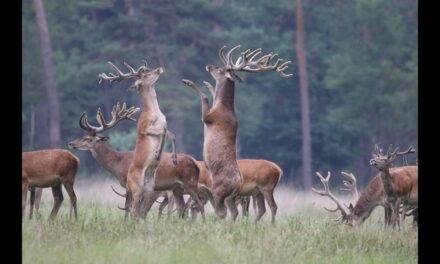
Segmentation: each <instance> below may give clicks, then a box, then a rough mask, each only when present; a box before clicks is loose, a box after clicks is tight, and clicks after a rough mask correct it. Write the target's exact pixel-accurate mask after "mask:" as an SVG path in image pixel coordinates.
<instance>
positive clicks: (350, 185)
mask: <svg viewBox="0 0 440 264" xmlns="http://www.w3.org/2000/svg"><path fill="white" fill-rule="evenodd" d="M341 174H342V175H343V176H345V177H346V178H347V179H348V181H345V180H344V181H342V182H343V183H344V186H345V187H347V188H341V189H340V190H343V191H348V192H351V193H352V194H353V196H354V199H355V202H356V201H357V200H358V198H359V193H358V190H357V180H356V177H355V176H354V174H353V173H347V172H344V171H341Z"/></svg>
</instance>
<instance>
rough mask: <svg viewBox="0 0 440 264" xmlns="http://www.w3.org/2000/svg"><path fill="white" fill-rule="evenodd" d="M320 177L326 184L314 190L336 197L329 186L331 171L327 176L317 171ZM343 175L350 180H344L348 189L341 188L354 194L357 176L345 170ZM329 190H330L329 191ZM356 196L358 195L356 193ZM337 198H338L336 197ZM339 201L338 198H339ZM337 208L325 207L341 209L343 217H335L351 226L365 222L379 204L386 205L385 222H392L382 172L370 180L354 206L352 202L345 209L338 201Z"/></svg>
mask: <svg viewBox="0 0 440 264" xmlns="http://www.w3.org/2000/svg"><path fill="white" fill-rule="evenodd" d="M394 170H395V168H391V169H390V171H391V173H393V171H394ZM316 174H317V175H318V177H319V178H320V180H321V182H322V184H323V185H324V190H323V191H318V190H316V189H313V188H312V190H313V191H314V192H315V193H317V194H319V195H322V196H328V197H331V196H332V197H333V198H334V199H336V197H335V196H334V195H333V194H331V192H330V188H329V179H330V172H328V175H327V177H326V178H324V177H323V176H322V175H321V174H319V172H317V173H316ZM342 175H344V176H346V177H347V178H348V181H344V185H345V186H346V187H348V188H347V189H341V190H349V191H350V192H352V193H353V194H356V193H357V187H356V178H355V177H354V175H353V174H352V173H350V174H348V173H345V172H342ZM327 190H328V191H327ZM355 197H356V195H355ZM333 198H331V199H332V200H333V201H335V200H334V199H333ZM336 200H337V199H336ZM337 201H338V200H337ZM335 203H336V205H337V208H336V209H334V210H329V209H327V208H325V209H326V210H328V211H331V212H336V211H337V210H340V211H341V214H342V215H341V218H338V219H335V221H339V220H341V219H342V220H343V222H346V223H347V224H349V225H351V226H357V225H359V224H361V223H363V222H364V221H365V220H366V219H367V218H368V217H369V216H370V215H371V213H372V212H373V210H374V209H375V208H376V207H377V206H383V207H384V211H385V214H384V218H385V221H384V223H385V224H386V225H391V224H392V219H391V217H392V215H391V208H390V207H389V206H388V205H387V203H386V200H385V193H384V189H383V184H382V180H381V178H380V174H379V173H378V174H377V175H376V176H374V177H373V178H372V179H371V180H370V182H369V183H368V184H367V186H366V187H365V189H364V190H363V191H362V193H361V195H360V196H359V198H358V199H356V198H355V199H354V206H353V204H351V203H350V205H349V206H348V209H349V211H348V212H347V211H345V209H344V208H343V207H342V206H340V204H341V202H340V201H338V202H336V201H335Z"/></svg>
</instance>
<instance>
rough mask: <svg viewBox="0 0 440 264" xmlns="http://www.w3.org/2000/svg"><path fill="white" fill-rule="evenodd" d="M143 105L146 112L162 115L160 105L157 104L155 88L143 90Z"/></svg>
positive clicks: (150, 87)
mask: <svg viewBox="0 0 440 264" xmlns="http://www.w3.org/2000/svg"><path fill="white" fill-rule="evenodd" d="M141 91H142V92H141V98H142V104H143V106H144V109H143V111H144V112H154V113H161V111H160V108H159V103H158V102H157V94H156V89H155V88H154V86H149V87H147V88H144V89H142V90H141Z"/></svg>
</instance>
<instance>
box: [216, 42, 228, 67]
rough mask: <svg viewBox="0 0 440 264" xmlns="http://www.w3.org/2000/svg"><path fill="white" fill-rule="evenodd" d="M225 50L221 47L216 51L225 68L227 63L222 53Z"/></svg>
mask: <svg viewBox="0 0 440 264" xmlns="http://www.w3.org/2000/svg"><path fill="white" fill-rule="evenodd" d="M225 48H226V46H223V47H222V48H221V49H220V50H219V51H218V56H219V58H220V60H221V62H222V63H223V64H224V65H225V66H227V65H228V62H227V60H226V57H225V54H224V53H223V50H224V49H225Z"/></svg>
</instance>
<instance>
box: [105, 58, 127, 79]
mask: <svg viewBox="0 0 440 264" xmlns="http://www.w3.org/2000/svg"><path fill="white" fill-rule="evenodd" d="M107 63H108V64H110V66H112V67H113V68H114V69H115V70H116V71H117V72H118V74H119V76H121V77H128V76H129V74H128V73H123V72H122V71H121V70H120V69H119V68H118V67H116V65H114V64H113V63H112V62H111V61H108V62H107ZM110 74H111V73H110ZM116 77H117V76H116Z"/></svg>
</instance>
